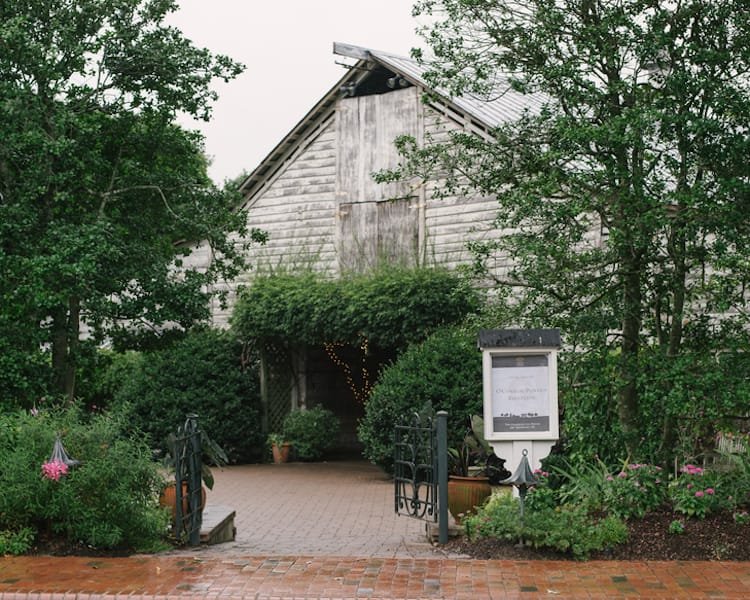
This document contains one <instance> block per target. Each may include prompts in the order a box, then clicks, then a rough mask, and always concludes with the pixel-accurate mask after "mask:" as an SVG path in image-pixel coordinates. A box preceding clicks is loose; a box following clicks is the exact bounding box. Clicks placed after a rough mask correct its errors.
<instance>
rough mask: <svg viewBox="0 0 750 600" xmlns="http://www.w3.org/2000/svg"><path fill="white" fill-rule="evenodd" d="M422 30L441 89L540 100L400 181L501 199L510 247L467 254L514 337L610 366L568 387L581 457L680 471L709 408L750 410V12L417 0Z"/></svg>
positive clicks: (697, 2) (670, 5) (452, 140)
mask: <svg viewBox="0 0 750 600" xmlns="http://www.w3.org/2000/svg"><path fill="white" fill-rule="evenodd" d="M414 12H415V14H418V15H426V20H428V21H429V23H430V24H429V25H428V26H426V27H425V29H424V31H423V33H424V36H425V39H426V40H427V42H428V44H429V46H430V49H431V51H432V52H431V54H433V55H434V57H431V60H430V63H429V67H428V72H427V73H426V76H425V77H426V79H427V80H428V82H429V83H430V84H432V85H434V86H436V87H438V88H441V89H445V90H448V91H449V92H450V93H451V94H453V95H460V94H463V93H473V92H474V93H476V92H479V93H485V94H488V95H491V96H494V97H502V96H503V95H505V94H509V95H513V94H534V96H533V97H529V100H530V102H529V104H530V107H531V110H529V111H528V112H526V113H524V114H523V115H522V116H521V117H520V118H518V119H516V120H512V121H509V122H506V123H503V124H502V125H500V127H498V128H497V129H496V130H495V131H494V132H493V136H492V137H491V138H490V137H487V138H480V137H479V136H475V135H472V134H469V133H467V132H464V131H456V132H454V133H453V134H452V135H450V136H448V138H447V139H441V140H440V141H439V142H437V141H435V140H430V139H427V140H426V141H425V145H424V146H420V145H419V144H418V142H417V140H415V139H413V138H412V139H408V138H407V139H402V140H401V141H400V150H401V151H402V154H403V160H402V161H401V166H400V167H399V169H398V170H396V171H395V172H394V173H391V174H389V175H390V176H391V177H394V178H408V177H413V176H416V177H420V178H422V179H425V180H432V181H434V180H440V181H443V182H445V183H444V185H443V186H442V187H441V189H440V190H439V192H438V193H439V194H453V195H459V194H466V195H472V194H473V195H476V194H481V195H494V196H496V197H497V199H498V214H497V219H496V224H497V228H498V230H502V232H503V235H502V236H498V237H497V238H489V241H488V242H475V243H473V244H472V245H471V247H470V250H471V251H472V252H473V254H474V257H475V261H474V263H473V265H472V266H473V267H474V269H475V271H476V272H477V273H478V274H479V275H481V276H482V277H483V278H484V279H485V281H486V280H487V279H490V280H492V279H493V278H494V280H495V281H496V283H497V286H496V287H497V288H498V289H500V290H501V293H507V288H508V287H513V288H514V289H515V291H516V292H517V296H518V302H517V303H516V304H515V307H516V308H517V313H518V317H517V321H516V322H517V323H519V324H521V325H526V324H529V325H539V324H543V325H545V326H557V327H560V328H561V330H562V331H563V332H564V334H565V344H566V346H567V347H568V348H570V349H572V350H574V351H575V352H576V353H578V355H579V356H582V357H586V358H588V355H589V353H595V354H597V355H598V357H593V358H598V359H599V361H592V362H590V363H589V364H590V365H591V366H592V367H598V368H597V369H596V370H594V371H592V370H587V369H583V370H579V371H578V374H579V375H580V376H581V381H580V382H579V383H582V384H583V385H584V386H587V387H586V388H585V389H582V388H580V387H577V386H575V385H573V386H568V387H561V389H566V390H568V391H567V392H566V397H565V398H564V401H565V410H566V415H565V416H566V418H570V422H569V423H568V424H566V431H567V432H568V434H569V435H570V436H571V438H572V439H573V443H574V444H575V447H576V451H581V452H583V450H585V449H588V450H589V451H593V452H597V451H599V446H598V445H597V444H602V446H603V447H604V448H605V449H606V451H607V454H606V456H603V458H605V459H606V460H610V459H611V458H614V457H615V456H623V455H629V456H630V457H631V459H633V460H644V461H645V460H648V461H655V460H658V461H659V463H660V464H662V466H666V465H667V464H670V463H671V461H672V460H673V458H674V456H673V455H674V452H675V449H676V448H677V441H678V433H679V432H678V429H679V425H680V417H681V416H683V415H689V414H691V412H690V411H691V410H692V414H700V409H699V410H696V409H695V408H691V407H693V406H694V405H693V401H694V400H698V402H699V405H700V407H701V408H705V413H706V414H708V413H709V412H712V413H714V414H718V415H720V416H726V415H727V414H732V413H731V412H726V409H727V407H728V406H731V405H733V404H735V400H734V398H736V400H738V401H740V402H744V406H746V405H747V400H748V394H747V382H746V381H743V377H742V375H741V373H742V371H739V370H735V371H732V370H731V369H730V370H729V371H727V370H725V367H728V366H729V364H730V363H731V362H732V361H733V360H734V357H740V358H742V359H744V360H747V355H748V353H747V349H748V340H747V335H737V332H741V331H743V330H744V331H746V330H747V329H746V328H747V325H748V316H749V315H748V312H747V310H746V306H747V289H748V287H747V260H748V256H749V255H750V243H749V242H748V240H750V221H749V220H748V219H747V218H746V215H747V213H748V210H750V204H749V202H750V163H749V162H748V161H747V154H748V137H747V135H746V132H747V130H748V127H750V94H749V93H748V90H749V89H750V88H749V87H748V79H747V77H746V76H745V74H746V73H747V72H748V69H750V54H748V52H747V48H748V46H750V21H748V19H747V10H746V7H744V6H742V5H741V3H737V2H735V1H734V0H716V1H714V2H710V3H706V2H705V1H704V0H685V1H683V2H663V3H654V2H585V3H581V2H579V1H578V0H560V1H559V2H550V1H549V0H530V1H529V2H526V3H524V4H523V6H521V5H520V4H519V3H518V2H512V1H510V0H499V1H497V2H492V3H479V4H478V3H477V2H475V1H473V0H418V1H417V2H416V6H415V9H414ZM417 54H418V55H419V54H420V53H419V52H417ZM519 101H523V99H519ZM544 199H549V201H545V200H544ZM509 231H511V232H512V233H508V232H509ZM507 257H510V260H511V262H512V265H513V266H512V268H510V269H509V270H508V271H507V272H502V273H498V272H495V271H494V270H493V267H494V265H495V264H496V260H498V259H499V260H501V261H503V264H506V263H505V261H506V260H507ZM613 332H617V334H616V335H612V333H613ZM729 338H735V340H737V341H736V344H735V343H734V342H730V343H727V340H728V339H729ZM743 351H744V355H743ZM605 352H606V354H604V353H605ZM722 353H726V354H727V355H728V356H726V357H724V356H722V357H721V359H720V360H721V361H722V362H724V364H723V365H720V366H717V365H712V364H711V361H713V360H714V358H715V357H717V356H721V355H722ZM597 362H598V364H597ZM744 372H745V373H746V372H747V371H744ZM723 373H727V374H728V375H729V376H730V377H729V380H728V383H729V385H728V386H727V390H726V394H724V389H722V388H723V387H724V386H723V385H721V384H720V385H716V382H721V381H722V379H721V375H722V374H723ZM733 388H734V389H733ZM734 390H739V391H740V393H739V394H737V393H735V391H734ZM702 391H707V392H708V394H706V395H705V396H703V395H702ZM733 396H734V398H733ZM578 406H580V408H578ZM569 408H572V410H570V411H569V410H568V409H569ZM590 409H593V410H590ZM572 413H575V414H572ZM588 414H591V417H588V416H587V415H588ZM738 414H742V413H738ZM579 436H580V437H579ZM608 440H612V441H608ZM579 442H580V443H579ZM589 442H591V443H589ZM586 446H588V448H586Z"/></svg>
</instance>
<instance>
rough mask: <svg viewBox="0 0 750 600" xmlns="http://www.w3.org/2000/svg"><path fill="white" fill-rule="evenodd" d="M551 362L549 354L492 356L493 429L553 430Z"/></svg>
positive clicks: (506, 431)
mask: <svg viewBox="0 0 750 600" xmlns="http://www.w3.org/2000/svg"><path fill="white" fill-rule="evenodd" d="M549 400H550V399H549V365H548V360H547V355H546V354H539V355H525V356H512V355H511V356H507V355H506V356H493V357H492V430H493V431H494V432H495V433H524V432H543V431H549V430H550V421H549V417H550V415H549V410H550V401H549Z"/></svg>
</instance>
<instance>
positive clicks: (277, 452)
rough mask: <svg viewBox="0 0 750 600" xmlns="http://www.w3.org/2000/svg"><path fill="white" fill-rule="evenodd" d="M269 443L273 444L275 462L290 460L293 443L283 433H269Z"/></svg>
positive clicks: (272, 451)
mask: <svg viewBox="0 0 750 600" xmlns="http://www.w3.org/2000/svg"><path fill="white" fill-rule="evenodd" d="M268 444H269V446H271V453H272V454H273V462H274V463H276V464H277V465H278V464H280V463H285V462H287V461H288V460H289V452H290V451H291V448H292V443H291V442H289V441H287V440H286V438H285V437H284V436H283V435H282V434H280V433H269V434H268Z"/></svg>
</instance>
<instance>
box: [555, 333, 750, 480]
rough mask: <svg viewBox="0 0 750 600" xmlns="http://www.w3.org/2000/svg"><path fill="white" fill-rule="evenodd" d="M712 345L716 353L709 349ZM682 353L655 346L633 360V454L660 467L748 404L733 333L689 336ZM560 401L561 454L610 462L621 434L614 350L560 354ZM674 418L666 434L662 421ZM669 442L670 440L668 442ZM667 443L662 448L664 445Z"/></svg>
mask: <svg viewBox="0 0 750 600" xmlns="http://www.w3.org/2000/svg"><path fill="white" fill-rule="evenodd" d="M714 344H719V345H722V351H721V352H712V351H711V350H710V347H711V346H712V345H714ZM685 345H686V347H685V349H684V350H683V353H682V354H681V355H680V356H677V357H668V356H665V355H664V354H663V353H661V352H660V350H659V348H657V347H653V346H648V347H644V349H643V351H642V352H641V355H640V357H639V359H638V372H639V373H640V375H639V380H638V393H639V397H640V398H641V399H642V402H641V403H640V404H639V409H638V415H639V416H638V422H639V429H640V431H641V436H642V438H641V440H640V443H639V445H638V447H637V449H636V451H635V452H634V454H633V456H634V457H637V459H638V460H640V461H644V462H658V463H661V464H662V466H664V463H666V462H667V460H665V459H666V457H667V456H668V455H669V454H674V455H675V456H677V457H680V458H682V457H690V456H698V455H701V454H703V453H704V452H705V451H706V449H707V448H710V446H711V445H712V440H713V439H714V437H715V435H716V432H717V431H718V430H720V429H721V428H722V427H723V426H724V424H725V423H726V422H727V420H728V419H727V416H728V415H736V414H743V413H744V411H745V407H746V406H748V404H750V381H748V379H747V377H746V373H747V372H748V369H750V354H748V353H747V352H745V351H743V350H742V349H741V347H742V344H741V343H740V342H739V340H737V339H736V338H735V337H734V336H731V337H726V336H725V337H722V338H721V340H719V339H718V338H710V340H707V339H705V338H703V339H702V341H700V340H699V339H698V335H697V334H695V335H692V334H691V337H690V341H689V342H686V344H685ZM560 358H561V360H560V403H561V405H562V406H563V407H564V411H565V412H564V419H563V421H562V436H563V439H564V440H565V447H566V452H567V453H568V454H569V455H570V456H572V457H575V458H580V459H582V460H594V456H595V455H596V456H597V457H599V458H600V459H601V460H603V461H604V462H606V463H611V464H614V463H616V462H617V461H618V458H619V457H621V456H622V455H623V448H624V446H625V440H624V437H623V433H622V429H621V427H620V425H619V423H618V416H617V402H616V396H617V389H618V385H619V384H618V377H617V365H618V362H619V360H620V359H619V355H618V353H616V352H610V351H608V350H607V349H606V348H603V349H602V350H600V351H596V352H587V353H580V354H579V353H572V352H567V353H563V354H562V355H561V357H560ZM669 423H673V426H672V429H671V434H670V435H669V436H668V437H665V436H664V434H665V426H666V425H667V424H669ZM670 440H671V441H670ZM666 445H668V448H667V447H665V446H666Z"/></svg>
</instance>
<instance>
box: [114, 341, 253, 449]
mask: <svg viewBox="0 0 750 600" xmlns="http://www.w3.org/2000/svg"><path fill="white" fill-rule="evenodd" d="M133 357H136V358H135V359H134V358H133ZM113 368H116V369H117V372H116V374H117V376H118V377H119V378H120V382H119V388H118V389H117V391H116V392H115V405H116V406H118V407H121V408H122V410H125V411H127V413H128V414H129V415H130V417H131V419H132V422H133V423H134V425H135V426H136V427H138V428H139V429H142V430H143V431H145V432H147V433H148V434H150V436H151V438H152V439H153V440H154V442H155V443H157V444H159V445H160V446H161V447H162V449H163V450H166V447H165V443H166V440H167V436H168V435H169V434H170V433H173V432H174V431H175V430H176V429H177V427H178V426H179V425H182V423H183V422H184V421H185V416H186V415H187V414H189V413H195V414H197V415H198V417H199V421H198V423H199V426H200V427H201V429H203V430H204V431H206V432H207V433H208V435H209V436H210V437H211V439H212V440H214V441H215V442H216V443H217V444H218V445H219V446H221V447H222V448H223V449H224V450H225V451H226V453H227V456H228V457H229V459H230V461H232V462H239V461H247V460H253V459H257V458H259V457H260V455H261V453H262V448H263V446H262V444H263V437H262V436H261V432H260V384H259V380H258V369H257V364H256V362H255V361H248V360H247V359H246V357H245V356H243V347H242V345H241V344H240V343H239V342H237V341H235V340H233V339H232V338H231V337H230V336H229V335H228V334H227V333H225V332H222V331H217V330H212V329H201V330H195V331H191V332H190V333H189V334H188V335H187V336H185V337H184V339H182V340H179V341H177V342H175V343H174V344H173V345H172V346H170V347H169V348H165V349H162V350H158V351H153V352H144V353H141V354H133V355H130V357H129V358H128V360H120V361H115V363H114V367H113ZM111 380H112V377H108V378H107V379H106V381H108V382H109V384H110V385H112V381H111Z"/></svg>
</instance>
